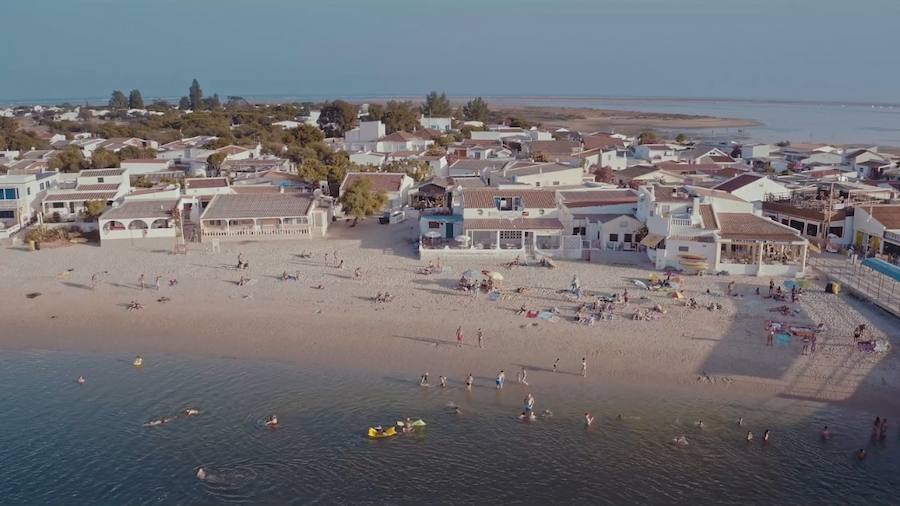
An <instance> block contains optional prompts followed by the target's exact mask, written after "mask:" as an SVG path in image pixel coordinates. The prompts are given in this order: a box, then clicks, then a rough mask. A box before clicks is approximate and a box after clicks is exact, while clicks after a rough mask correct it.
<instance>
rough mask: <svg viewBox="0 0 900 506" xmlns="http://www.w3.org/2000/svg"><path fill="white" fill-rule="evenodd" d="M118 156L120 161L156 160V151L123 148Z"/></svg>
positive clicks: (132, 147) (151, 149) (133, 147)
mask: <svg viewBox="0 0 900 506" xmlns="http://www.w3.org/2000/svg"><path fill="white" fill-rule="evenodd" d="M95 154H96V152H95ZM118 155H119V159H120V160H140V159H145V158H156V150H155V149H153V148H139V147H136V146H125V147H124V148H122V149H120V150H119V153H118Z"/></svg>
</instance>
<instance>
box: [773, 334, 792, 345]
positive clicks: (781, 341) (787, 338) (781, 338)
mask: <svg viewBox="0 0 900 506" xmlns="http://www.w3.org/2000/svg"><path fill="white" fill-rule="evenodd" d="M775 344H777V345H778V346H789V345H790V344H791V335H790V334H787V333H785V332H782V333H780V334H775Z"/></svg>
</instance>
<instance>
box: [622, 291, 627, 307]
mask: <svg viewBox="0 0 900 506" xmlns="http://www.w3.org/2000/svg"><path fill="white" fill-rule="evenodd" d="M622 302H624V303H625V304H628V289H627V288H626V289H625V291H624V292H622Z"/></svg>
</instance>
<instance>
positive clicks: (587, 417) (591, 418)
mask: <svg viewBox="0 0 900 506" xmlns="http://www.w3.org/2000/svg"><path fill="white" fill-rule="evenodd" d="M593 424H594V416H593V415H591V414H590V413H585V414H584V425H585V427H590V426H591V425H593Z"/></svg>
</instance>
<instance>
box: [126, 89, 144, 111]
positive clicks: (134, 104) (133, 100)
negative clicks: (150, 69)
mask: <svg viewBox="0 0 900 506" xmlns="http://www.w3.org/2000/svg"><path fill="white" fill-rule="evenodd" d="M128 108H129V109H143V108H144V97H143V96H141V90H131V93H129V94H128Z"/></svg>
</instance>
